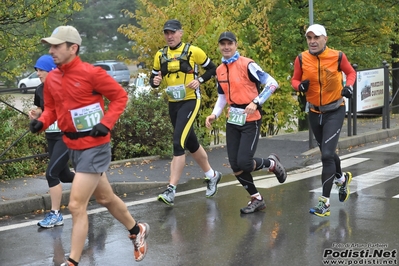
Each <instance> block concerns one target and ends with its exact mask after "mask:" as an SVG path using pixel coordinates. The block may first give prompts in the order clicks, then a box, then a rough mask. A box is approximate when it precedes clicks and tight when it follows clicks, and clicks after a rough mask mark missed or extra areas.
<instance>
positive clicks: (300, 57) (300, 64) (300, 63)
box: [298, 54, 302, 69]
mask: <svg viewBox="0 0 399 266" xmlns="http://www.w3.org/2000/svg"><path fill="white" fill-rule="evenodd" d="M298 59H299V66H300V67H301V69H302V54H299V55H298Z"/></svg>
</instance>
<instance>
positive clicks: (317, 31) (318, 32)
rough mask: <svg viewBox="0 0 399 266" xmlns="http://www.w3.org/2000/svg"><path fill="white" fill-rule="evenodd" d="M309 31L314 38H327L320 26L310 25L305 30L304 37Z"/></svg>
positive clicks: (322, 27)
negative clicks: (322, 36)
mask: <svg viewBox="0 0 399 266" xmlns="http://www.w3.org/2000/svg"><path fill="white" fill-rule="evenodd" d="M309 31H311V32H313V33H314V35H316V36H321V35H324V36H327V32H326V29H325V28H324V26H322V25H320V24H313V25H310V27H309V28H308V29H307V30H306V33H305V35H307V34H308V32H309Z"/></svg>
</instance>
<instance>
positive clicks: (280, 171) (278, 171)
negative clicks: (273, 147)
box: [267, 153, 287, 183]
mask: <svg viewBox="0 0 399 266" xmlns="http://www.w3.org/2000/svg"><path fill="white" fill-rule="evenodd" d="M267 158H268V159H269V160H273V161H274V162H275V164H274V168H273V169H271V170H270V171H271V172H273V173H274V174H275V175H276V177H277V179H278V182H280V183H284V182H285V180H286V179H287V173H286V172H285V169H284V166H283V165H282V164H281V163H280V159H279V158H278V157H277V155H276V154H274V153H272V154H270V155H269V157H267Z"/></svg>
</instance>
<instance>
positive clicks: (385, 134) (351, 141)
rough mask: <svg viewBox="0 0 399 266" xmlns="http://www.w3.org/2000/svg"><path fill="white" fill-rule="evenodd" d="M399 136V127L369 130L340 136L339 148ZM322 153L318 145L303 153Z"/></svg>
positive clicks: (307, 154) (306, 154) (305, 154)
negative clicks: (358, 133) (348, 135)
mask: <svg viewBox="0 0 399 266" xmlns="http://www.w3.org/2000/svg"><path fill="white" fill-rule="evenodd" d="M396 136H399V128H393V129H381V130H379V131H376V132H368V133H363V134H360V135H355V136H350V137H343V138H340V139H339V141H338V147H337V148H338V149H347V148H350V147H354V146H358V145H361V144H366V143H371V142H375V141H379V140H383V139H389V138H392V137H396ZM318 153H320V150H319V148H318V147H316V148H313V149H310V150H308V151H306V152H304V153H302V155H304V156H311V155H316V154H318Z"/></svg>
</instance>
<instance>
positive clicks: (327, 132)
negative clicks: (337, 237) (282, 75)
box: [291, 24, 356, 217]
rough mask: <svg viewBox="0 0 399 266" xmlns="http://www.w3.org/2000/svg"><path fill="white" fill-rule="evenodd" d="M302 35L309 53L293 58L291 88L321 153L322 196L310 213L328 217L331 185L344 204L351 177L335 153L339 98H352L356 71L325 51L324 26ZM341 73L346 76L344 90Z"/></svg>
mask: <svg viewBox="0 0 399 266" xmlns="http://www.w3.org/2000/svg"><path fill="white" fill-rule="evenodd" d="M305 36H306V40H307V43H308V47H309V50H307V51H305V52H302V53H301V54H300V55H299V56H298V57H297V58H296V59H295V64H294V75H293V77H292V80H291V85H292V87H293V88H294V89H295V90H296V91H299V92H301V93H304V94H305V95H306V101H307V102H308V105H309V122H310V127H311V128H312V131H313V134H314V136H315V138H316V141H317V145H318V146H319V148H320V151H321V160H322V164H323V170H322V174H321V181H322V187H323V193H322V196H321V197H319V203H318V204H317V206H316V207H314V208H311V209H310V213H311V214H314V215H317V216H321V217H323V216H329V215H330V193H331V189H332V186H333V183H334V182H335V184H336V185H337V186H339V193H338V195H339V201H341V202H344V201H346V200H347V199H348V197H349V193H350V191H349V183H350V182H351V179H352V174H351V173H350V172H346V173H344V172H342V169H341V160H340V158H339V157H338V155H337V154H336V152H335V150H336V148H337V144H338V139H339V134H340V132H341V128H342V124H343V122H344V118H345V100H344V98H343V97H346V98H348V99H350V98H352V91H353V89H352V86H353V84H354V83H355V80H356V71H355V70H354V69H353V67H352V66H351V64H350V63H349V61H348V59H347V57H346V55H345V54H344V53H343V52H341V51H337V50H333V49H330V48H328V46H327V39H328V37H327V32H326V29H325V28H324V26H322V25H319V24H313V25H311V26H310V27H309V28H308V29H307V30H306V34H305ZM341 71H343V72H344V73H345V74H346V85H345V87H343V85H342V84H343V78H342V72H341Z"/></svg>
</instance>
